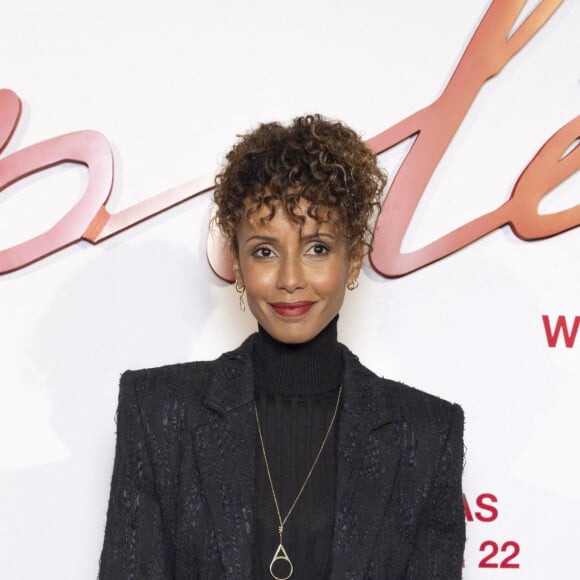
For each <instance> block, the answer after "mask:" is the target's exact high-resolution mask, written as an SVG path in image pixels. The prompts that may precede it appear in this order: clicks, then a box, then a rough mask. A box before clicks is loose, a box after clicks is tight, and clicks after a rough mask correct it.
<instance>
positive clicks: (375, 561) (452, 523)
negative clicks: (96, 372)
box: [99, 337, 465, 580]
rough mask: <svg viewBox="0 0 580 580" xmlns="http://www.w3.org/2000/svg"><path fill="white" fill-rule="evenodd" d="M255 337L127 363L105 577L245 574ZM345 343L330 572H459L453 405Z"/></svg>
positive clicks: (416, 575) (345, 578)
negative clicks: (198, 353) (375, 366)
mask: <svg viewBox="0 0 580 580" xmlns="http://www.w3.org/2000/svg"><path fill="white" fill-rule="evenodd" d="M253 340H254V339H253V337H250V338H249V339H248V340H246V341H245V342H244V343H243V344H242V346H241V347H240V348H238V349H236V350H234V351H232V352H229V353H225V354H223V355H222V356H221V357H220V358H218V359H217V360H215V361H212V362H194V363H186V364H178V365H171V366H165V367H160V368H156V369H145V370H139V371H127V372H126V373H125V374H123V376H122V378H121V387H120V395H119V407H118V411H117V447H116V457H115V465H114V470H113V478H112V483H111V496H110V501H109V509H108V515H107V526H106V531H105V541H104V546H103V551H102V554H101V562H100V572H99V578H100V579H101V580H129V579H131V580H169V579H175V580H195V579H200V580H210V579H211V580H218V579H220V580H221V579H228V580H234V579H236V580H242V579H243V580H248V579H250V578H252V572H251V550H252V497H253V481H254V464H255V461H256V448H257V446H256V443H257V439H256V438H257V428H256V421H255V416H254V410H253V375H252V363H251V349H252V343H253ZM343 350H344V381H343V400H342V406H341V410H340V415H339V418H338V421H339V423H338V429H339V432H338V446H337V485H336V508H335V524H334V537H333V549H332V555H331V560H332V574H331V579H332V580H355V579H356V580H363V579H365V580H371V579H373V580H374V579H379V578H380V579H382V580H387V579H388V580H437V579H440V580H455V579H459V578H461V568H462V555H463V546H464V542H465V520H464V513H463V500H462V493H461V472H462V467H463V441H462V436H463V413H462V411H461V408H460V407H459V406H457V405H451V404H450V403H447V402H445V401H443V400H441V399H438V398H436V397H434V396H431V395H428V394H425V393H422V392H420V391H417V390H415V389H413V388H411V387H408V386H405V385H403V384H400V383H396V382H393V381H389V380H387V379H382V378H379V377H377V376H376V375H375V374H373V373H372V372H371V371H369V370H368V369H366V368H365V367H363V366H362V365H361V364H360V362H359V361H358V359H357V358H356V357H355V356H354V355H353V354H352V353H351V352H350V351H349V350H348V349H347V348H346V347H343ZM297 580H304V579H297Z"/></svg>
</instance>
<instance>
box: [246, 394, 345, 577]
mask: <svg viewBox="0 0 580 580" xmlns="http://www.w3.org/2000/svg"><path fill="white" fill-rule="evenodd" d="M341 394H342V385H340V387H339V389H338V397H337V399H336V406H335V407H334V413H333V414H332V419H331V421H330V425H329V426H328V430H327V431H326V435H325V436H324V439H323V440H322V445H321V446H320V449H319V450H318V453H317V454H316V457H315V458H314V462H313V463H312V467H311V468H310V471H309V472H308V475H307V476H306V479H305V480H304V483H303V484H302V487H301V488H300V491H299V492H298V494H297V495H296V499H294V502H293V503H292V505H291V506H290V509H289V510H288V513H287V514H286V517H285V518H284V519H282V514H281V513H280V507H279V505H278V498H277V497H276V491H275V490H274V483H273V482H272V474H271V473H270V465H269V464H268V456H267V455H266V446H265V445H264V437H263V435H262V428H261V426H260V416H259V415H258V407H257V406H256V403H255V402H254V411H255V412H256V423H257V424H258V434H259V435H260V443H261V444H262V454H263V455H264V463H265V464H266V473H267V474H268V481H269V482H270V489H271V490H272V497H273V498H274V505H275V506H276V513H277V514H278V521H279V522H280V525H279V526H278V533H279V534H280V545H279V546H278V549H277V550H276V552H275V553H274V557H273V558H272V561H271V562H270V574H271V575H272V578H274V579H275V580H288V578H290V576H292V573H293V572H294V566H293V565H292V562H291V561H290V558H289V556H288V553H287V552H286V549H285V548H284V544H283V542H282V534H283V533H284V526H285V525H286V522H287V520H288V518H289V517H290V514H291V513H292V512H293V511H294V507H295V506H296V504H297V503H298V500H299V499H300V496H301V495H302V492H303V491H304V488H305V487H306V484H307V483H308V481H309V480H310V476H311V475H312V472H313V471H314V468H315V467H316V464H317V463H318V460H319V459H320V455H321V454H322V451H323V449H324V446H325V445H326V441H327V439H328V436H329V435H330V431H331V430H332V426H333V425H334V420H335V419H336V415H337V413H338V405H339V403H340V395H341ZM278 560H283V561H286V562H288V564H289V566H290V572H289V573H288V576H276V574H274V571H273V567H274V564H275V563H276V562H277V561H278Z"/></svg>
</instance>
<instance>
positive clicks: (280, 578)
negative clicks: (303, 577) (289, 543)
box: [270, 542, 294, 580]
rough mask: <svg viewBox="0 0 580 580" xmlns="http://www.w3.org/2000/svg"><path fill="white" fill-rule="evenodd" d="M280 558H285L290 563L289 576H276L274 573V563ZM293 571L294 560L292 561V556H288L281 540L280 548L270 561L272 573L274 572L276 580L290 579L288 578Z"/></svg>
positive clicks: (273, 575)
mask: <svg viewBox="0 0 580 580" xmlns="http://www.w3.org/2000/svg"><path fill="white" fill-rule="evenodd" d="M278 560H284V561H286V562H288V564H289V565H290V572H288V575H287V576H276V574H274V564H275V563H276V562H277V561H278ZM292 572H294V566H292V562H291V561H290V558H289V557H288V554H287V552H286V550H285V548H284V546H283V545H282V542H280V545H279V546H278V549H277V550H276V553H275V554H274V557H273V558H272V561H271V562H270V574H272V578H275V580H288V578H290V576H292Z"/></svg>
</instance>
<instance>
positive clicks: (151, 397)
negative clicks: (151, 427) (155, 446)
mask: <svg viewBox="0 0 580 580" xmlns="http://www.w3.org/2000/svg"><path fill="white" fill-rule="evenodd" d="M249 342H250V339H248V340H246V341H245V342H244V343H243V344H242V345H241V346H240V347H239V348H237V349H235V350H233V351H229V352H225V353H223V354H222V355H220V356H219V357H218V358H216V359H215V360H207V361H193V362H185V363H176V364H170V365H164V366H159V367H152V368H144V369H137V370H127V371H125V372H124V373H123V374H122V375H121V380H120V387H119V408H121V406H122V405H123V403H124V402H125V403H126V402H127V401H130V402H131V403H130V404H132V405H134V406H135V407H136V408H137V409H138V410H139V413H140V414H141V415H142V417H143V419H144V420H145V421H146V422H148V420H151V419H152V418H154V417H158V418H160V419H162V420H164V421H168V420H171V421H173V422H178V423H181V424H183V423H189V424H195V423H199V422H203V420H204V417H203V415H204V413H207V412H208V410H207V409H206V407H205V406H204V402H205V401H206V399H207V398H208V389H209V388H210V385H211V384H212V381H213V382H215V380H216V377H217V380H218V382H219V380H220V379H219V377H221V376H224V375H227V374H228V373H230V372H232V369H233V368H235V366H236V364H238V365H239V364H240V361H245V360H246V359H247V358H248V355H247V353H248V343H249Z"/></svg>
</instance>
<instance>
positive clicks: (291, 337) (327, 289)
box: [234, 199, 361, 343]
mask: <svg viewBox="0 0 580 580" xmlns="http://www.w3.org/2000/svg"><path fill="white" fill-rule="evenodd" d="M307 210H308V202H307V201H306V200H304V199H302V200H301V202H300V204H299V207H298V209H297V212H296V213H297V214H300V213H301V214H302V215H303V216H304V217H305V221H304V224H297V223H295V222H293V221H292V220H291V219H290V218H289V217H288V215H287V214H286V212H285V211H284V210H283V209H282V208H280V207H278V208H277V210H276V212H275V214H274V216H273V217H272V219H270V220H269V221H264V222H263V223H261V219H260V218H262V217H266V216H268V215H269V210H268V208H266V207H262V208H260V210H258V211H257V212H255V213H250V214H249V215H248V214H246V215H245V217H244V218H242V220H241V221H240V223H239V225H238V229H237V236H236V238H237V244H238V255H237V256H235V257H234V272H235V274H236V278H237V280H240V281H242V282H243V283H244V285H245V287H246V296H247V301H248V306H249V308H250V310H251V311H252V314H253V315H254V316H255V317H256V319H257V320H258V322H259V323H260V324H261V325H262V327H263V328H264V329H265V330H266V331H267V332H268V334H270V336H272V337H274V338H275V339H277V340H279V341H281V342H285V343H301V342H306V341H308V340H310V339H312V338H314V337H315V336H316V335H317V334H318V333H319V332H320V331H321V330H322V329H323V328H324V327H325V326H326V325H327V324H328V323H329V322H330V321H331V320H332V319H333V318H334V317H335V316H336V314H337V313H338V311H339V310H340V307H341V306H342V302H343V300H344V292H345V288H346V284H347V282H348V281H351V280H354V279H356V278H357V276H358V273H359V270H360V267H361V257H360V256H359V255H358V253H357V255H356V256H351V255H350V253H349V251H348V248H347V246H346V242H345V240H344V238H342V236H340V235H338V234H337V233H336V232H335V228H334V227H333V226H332V224H329V223H318V222H317V221H316V220H315V219H314V218H311V217H310V216H308V213H307Z"/></svg>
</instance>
